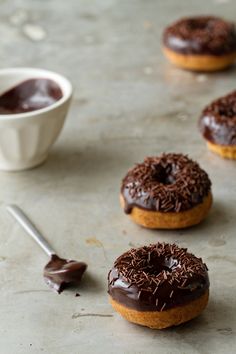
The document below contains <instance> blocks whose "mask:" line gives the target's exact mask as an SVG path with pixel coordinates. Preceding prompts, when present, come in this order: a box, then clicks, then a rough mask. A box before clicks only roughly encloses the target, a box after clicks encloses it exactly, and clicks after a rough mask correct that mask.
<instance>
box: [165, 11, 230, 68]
mask: <svg viewBox="0 0 236 354" xmlns="http://www.w3.org/2000/svg"><path fill="white" fill-rule="evenodd" d="M163 51H164V54H165V55H166V57H167V58H168V59H169V60H170V61H171V62H172V63H174V64H175V65H177V66H179V67H181V68H184V69H189V70H196V71H215V70H221V69H224V68H226V67H227V66H230V65H231V64H233V62H234V61H235V59H236V31H235V27H234V25H233V24H232V23H230V22H227V21H224V20H223V19H220V18H218V17H213V16H196V17H189V18H183V19H181V20H179V21H177V22H175V23H173V24H172V25H170V26H169V27H167V28H166V29H165V31H164V33H163Z"/></svg>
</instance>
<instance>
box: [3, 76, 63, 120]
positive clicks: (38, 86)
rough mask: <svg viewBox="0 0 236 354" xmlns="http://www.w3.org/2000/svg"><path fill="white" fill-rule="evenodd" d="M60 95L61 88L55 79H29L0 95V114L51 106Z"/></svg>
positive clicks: (61, 94)
mask: <svg viewBox="0 0 236 354" xmlns="http://www.w3.org/2000/svg"><path fill="white" fill-rule="evenodd" d="M62 96H63V93H62V90H61V88H60V86H59V85H58V84H57V83H56V82H55V81H53V80H49V79H44V78H36V79H29V80H26V81H23V82H21V83H20V84H18V85H16V86H15V87H13V88H11V89H9V90H8V91H6V92H4V93H3V94H1V95H0V114H17V113H24V112H31V111H36V110H38V109H42V108H45V107H48V106H51V105H52V104H54V103H55V102H57V101H58V100H60V99H61V98H62Z"/></svg>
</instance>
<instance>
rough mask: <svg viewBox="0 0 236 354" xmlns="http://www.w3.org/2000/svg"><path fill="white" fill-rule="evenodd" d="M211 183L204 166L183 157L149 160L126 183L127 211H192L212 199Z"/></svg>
mask: <svg viewBox="0 0 236 354" xmlns="http://www.w3.org/2000/svg"><path fill="white" fill-rule="evenodd" d="M210 190H211V182H210V180H209V177H208V175H207V173H206V172H205V171H203V170H202V169H201V168H200V166H199V165H198V164H197V163H196V162H194V161H192V160H191V159H189V158H188V157H187V156H184V155H182V154H171V153H170V154H162V155H161V156H159V157H147V158H146V159H145V160H144V162H143V163H140V164H137V165H136V166H135V167H134V168H133V169H130V170H129V171H128V173H127V175H126V176H125V178H124V179H123V181H122V185H121V195H122V197H123V199H124V203H125V206H124V211H125V212H126V213H131V211H132V209H133V207H135V206H136V207H139V208H142V209H145V210H153V211H160V212H180V211H184V210H188V209H191V208H192V207H194V206H196V205H197V204H199V203H202V202H203V199H204V198H205V197H206V196H208V194H209V192H210Z"/></svg>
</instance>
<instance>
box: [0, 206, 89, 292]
mask: <svg viewBox="0 0 236 354" xmlns="http://www.w3.org/2000/svg"><path fill="white" fill-rule="evenodd" d="M6 208H7V211H8V212H9V213H10V214H11V215H12V216H13V217H14V218H15V219H16V220H17V221H18V223H19V224H20V225H21V226H22V227H23V229H24V230H25V231H26V232H27V233H28V234H29V235H30V236H31V237H32V238H33V239H34V241H36V242H37V243H38V245H39V246H40V247H41V248H42V249H43V250H44V252H45V253H46V254H47V255H48V256H49V257H50V258H51V259H50V261H49V263H47V264H46V266H45V267H44V272H43V275H44V279H45V281H46V283H47V284H48V285H49V286H50V287H51V288H52V289H53V290H55V291H57V292H58V293H61V292H62V291H63V290H64V289H65V288H66V287H68V286H69V285H71V284H78V283H79V282H80V280H81V278H82V275H83V273H84V272H85V270H86V268H87V264H86V263H84V262H77V261H73V260H68V259H63V258H60V257H58V256H57V254H56V252H55V250H54V249H53V248H52V247H51V245H50V244H49V243H48V241H47V240H46V239H45V238H44V237H43V236H42V235H41V234H40V232H39V231H38V230H37V229H36V227H35V226H34V225H33V224H32V222H31V221H30V220H29V218H28V217H27V216H26V215H25V214H24V212H23V211H22V210H21V209H20V208H19V207H18V206H16V205H8V206H7V207H6Z"/></svg>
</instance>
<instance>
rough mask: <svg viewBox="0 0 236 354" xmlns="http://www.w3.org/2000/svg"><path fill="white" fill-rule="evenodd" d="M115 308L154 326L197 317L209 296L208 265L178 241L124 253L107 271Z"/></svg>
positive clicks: (111, 298)
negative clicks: (180, 245)
mask: <svg viewBox="0 0 236 354" xmlns="http://www.w3.org/2000/svg"><path fill="white" fill-rule="evenodd" d="M108 293H109V295H110V302H111V304H112V306H113V307H114V309H115V310H116V311H117V312H119V313H120V314H121V315H122V316H123V317H125V318H126V319H127V320H128V321H130V322H134V323H137V324H140V325H143V326H147V327H151V328H158V329H161V328H166V327H170V326H175V325H179V324H180V323H183V322H186V321H189V320H190V319H192V318H194V317H196V316H198V315H199V314H200V313H201V312H202V311H203V309H204V308H205V307H206V305H207V302H208V295H209V279H208V269H207V266H206V265H205V264H204V263H203V262H202V259H201V258H197V257H195V256H194V255H193V254H191V253H189V252H188V251H187V249H186V248H180V247H178V246H177V245H175V244H172V245H171V244H168V243H157V244H154V245H149V246H144V247H140V248H136V249H134V248H133V249H131V250H130V251H127V252H125V253H124V254H122V255H121V256H120V257H119V258H117V260H116V261H115V263H114V266H113V268H112V269H111V270H110V272H109V274H108Z"/></svg>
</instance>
